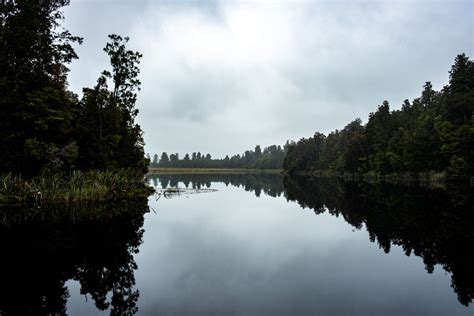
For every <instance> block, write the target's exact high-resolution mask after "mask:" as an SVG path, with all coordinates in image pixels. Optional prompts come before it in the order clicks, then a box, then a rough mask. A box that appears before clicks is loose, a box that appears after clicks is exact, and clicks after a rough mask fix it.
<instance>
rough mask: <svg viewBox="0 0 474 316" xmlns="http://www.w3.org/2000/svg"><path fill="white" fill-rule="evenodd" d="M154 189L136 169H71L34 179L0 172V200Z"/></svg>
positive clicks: (105, 196) (109, 196) (95, 197)
mask: <svg viewBox="0 0 474 316" xmlns="http://www.w3.org/2000/svg"><path fill="white" fill-rule="evenodd" d="M152 192H153V189H152V188H150V187H149V186H148V185H146V183H145V179H144V177H143V174H141V173H140V172H136V171H134V170H129V169H122V170H114V171H88V172H81V171H72V172H70V173H67V174H66V173H58V174H52V175H49V176H41V177H36V178H32V179H24V178H22V177H21V175H13V174H11V173H10V174H6V175H2V176H0V203H2V204H22V203H28V202H33V203H42V202H52V201H64V202H67V201H102V200H115V199H119V198H127V197H139V196H148V195H149V194H150V193H152Z"/></svg>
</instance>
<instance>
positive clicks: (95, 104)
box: [78, 35, 148, 173]
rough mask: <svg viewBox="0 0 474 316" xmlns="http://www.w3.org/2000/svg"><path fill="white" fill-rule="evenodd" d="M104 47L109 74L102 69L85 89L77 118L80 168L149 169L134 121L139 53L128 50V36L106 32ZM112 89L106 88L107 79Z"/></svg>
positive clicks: (138, 82)
mask: <svg viewBox="0 0 474 316" xmlns="http://www.w3.org/2000/svg"><path fill="white" fill-rule="evenodd" d="M109 38H110V40H111V41H110V42H109V43H107V45H106V46H105V48H104V51H105V52H106V53H108V55H109V58H110V63H111V65H112V73H110V72H108V71H103V72H102V74H101V76H100V77H99V79H98V80H97V85H96V86H95V87H94V88H93V89H90V88H84V90H83V91H84V96H83V99H82V100H81V112H80V113H81V114H80V117H79V120H78V130H79V140H80V142H79V143H80V144H79V151H80V165H81V166H82V168H83V169H104V168H134V169H138V170H141V171H143V172H144V173H145V172H146V171H147V170H148V167H147V166H148V161H147V159H146V158H145V154H144V142H143V137H142V134H143V133H142V131H141V128H140V126H139V125H138V124H136V123H135V117H136V115H137V114H138V109H136V108H135V102H136V99H137V93H136V92H137V91H138V90H139V89H140V81H139V80H138V79H137V76H138V74H139V69H138V66H137V64H138V63H139V62H140V58H141V54H139V53H137V52H132V51H130V50H127V49H126V47H125V44H126V43H127V42H128V40H129V39H128V38H127V37H125V38H122V37H120V36H118V35H109ZM109 80H112V82H113V88H111V89H109V85H108V81H109Z"/></svg>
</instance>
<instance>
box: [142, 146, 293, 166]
mask: <svg viewBox="0 0 474 316" xmlns="http://www.w3.org/2000/svg"><path fill="white" fill-rule="evenodd" d="M288 147H289V142H287V143H286V144H285V145H284V146H283V147H282V146H279V145H278V146H277V145H272V146H268V147H265V148H264V149H263V150H262V148H261V147H260V145H257V146H255V149H254V150H246V151H245V152H244V153H243V154H242V155H240V154H237V155H233V156H232V157H229V156H228V155H226V156H225V158H223V159H213V158H212V157H211V155H210V154H205V155H204V154H201V153H200V152H197V153H196V152H194V153H192V154H191V155H189V154H185V155H184V157H183V158H182V159H180V158H179V154H177V153H176V154H170V155H168V154H167V153H166V152H164V153H162V154H161V156H160V157H158V154H154V155H153V158H152V159H150V167H151V168H243V169H281V168H282V166H283V160H284V158H285V155H286V153H287V151H288Z"/></svg>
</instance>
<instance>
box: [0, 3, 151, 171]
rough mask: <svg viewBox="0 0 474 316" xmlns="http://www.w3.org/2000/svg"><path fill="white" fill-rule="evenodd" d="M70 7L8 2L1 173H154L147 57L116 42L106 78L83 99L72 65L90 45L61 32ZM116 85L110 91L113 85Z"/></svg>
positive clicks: (2, 22)
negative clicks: (145, 97) (143, 75)
mask: <svg viewBox="0 0 474 316" xmlns="http://www.w3.org/2000/svg"><path fill="white" fill-rule="evenodd" d="M68 4H69V1H64V0H43V1H31V0H30V1H29V0H16V1H2V2H1V3H0V15H1V19H0V115H1V119H0V172H3V173H6V172H13V173H21V174H22V175H23V176H26V177H33V176H36V175H38V174H45V173H53V172H61V171H71V170H74V169H80V170H92V169H98V170H105V169H119V168H133V169H137V170H140V171H141V172H142V173H145V172H146V171H147V164H148V160H147V159H146V158H145V156H144V150H143V146H144V143H143V137H142V131H141V128H140V126H139V125H138V124H136V123H135V118H136V116H137V114H138V109H136V107H135V103H136V100H137V91H139V90H140V81H139V80H138V74H139V72H140V70H139V68H138V64H139V62H140V58H141V57H142V55H141V54H140V53H138V52H133V51H131V50H127V49H126V43H127V42H128V40H129V39H128V38H127V37H125V38H122V37H120V36H118V35H110V36H109V38H110V42H109V43H107V45H106V46H105V48H104V51H105V52H106V53H107V54H108V55H109V57H110V63H111V66H112V70H111V72H109V71H104V72H103V73H102V74H101V76H100V77H99V79H98V81H97V85H96V86H95V87H93V88H84V94H83V98H82V100H80V101H79V100H78V97H77V96H76V95H75V94H74V93H72V92H70V91H68V90H67V74H68V71H69V69H68V68H67V65H68V64H69V63H70V62H71V61H72V60H74V59H77V58H78V56H77V55H76V53H75V51H74V48H73V45H74V43H79V44H80V43H81V42H82V39H81V38H79V37H76V36H73V35H71V34H70V33H69V32H68V31H67V30H64V29H61V27H60V21H61V20H62V19H63V16H62V13H61V11H60V9H61V8H62V7H63V6H65V5H68ZM109 80H110V81H112V84H111V88H110V89H109V83H108V81H109Z"/></svg>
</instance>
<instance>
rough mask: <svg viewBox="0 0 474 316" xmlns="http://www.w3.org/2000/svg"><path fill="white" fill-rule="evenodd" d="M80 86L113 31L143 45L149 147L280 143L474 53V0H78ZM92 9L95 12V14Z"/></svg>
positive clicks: (441, 78) (406, 93)
mask: <svg viewBox="0 0 474 316" xmlns="http://www.w3.org/2000/svg"><path fill="white" fill-rule="evenodd" d="M65 16H66V23H65V26H66V27H67V28H68V29H70V30H71V32H72V33H73V34H77V35H80V36H83V37H84V38H85V42H84V44H83V45H82V46H81V47H79V48H78V50H77V51H78V54H79V56H80V58H81V59H80V60H79V61H76V62H75V63H74V64H73V65H72V67H71V68H72V72H71V75H70V84H71V88H72V89H73V90H75V91H76V92H80V91H81V89H82V87H83V86H91V85H93V84H94V83H95V80H96V78H97V76H98V74H99V72H100V71H101V70H102V69H104V68H106V67H107V58H106V56H105V54H104V53H102V51H101V49H102V47H103V46H104V45H105V42H106V41H107V34H109V33H118V34H122V35H127V36H130V37H131V41H130V45H131V48H132V49H135V50H138V51H140V52H142V53H143V55H144V57H143V60H142V63H141V67H140V68H141V77H140V78H141V81H142V91H141V92H140V95H139V101H138V107H139V109H140V114H139V117H138V121H139V123H140V124H141V126H142V128H143V130H144V131H145V141H146V151H147V152H150V153H155V152H161V151H167V152H179V153H181V154H184V153H185V152H193V151H196V152H197V151H201V152H206V153H207V152H209V153H211V154H212V155H213V156H216V157H222V156H223V155H225V154H234V153H240V152H242V151H244V150H245V149H249V148H253V147H254V146H255V145H256V144H261V145H262V146H266V145H270V144H274V143H276V144H282V143H284V142H285V141H286V140H287V139H295V140H296V139H299V138H301V137H307V136H310V135H312V134H313V133H314V132H315V131H322V132H325V133H327V132H329V131H331V130H334V129H336V128H342V127H343V126H344V125H345V124H347V123H348V122H350V121H351V120H353V119H354V118H356V117H360V118H361V119H362V120H366V118H367V115H368V113H369V112H370V111H374V110H375V109H376V107H377V105H378V104H381V102H382V101H383V100H384V99H387V100H389V101H390V102H391V104H392V108H398V107H399V106H400V104H401V103H402V101H403V100H404V99H406V98H409V99H412V98H414V97H417V96H418V94H419V93H420V91H421V87H422V85H423V83H424V82H425V81H432V82H433V85H434V87H435V88H436V89H440V88H442V86H443V85H444V84H445V83H447V80H448V70H449V69H450V66H451V64H452V62H453V61H454V57H455V56H456V55H457V54H459V53H462V52H465V53H467V54H468V55H469V56H471V57H473V55H474V54H473V53H474V22H473V21H474V4H473V2H472V1H437V2H432V1H408V0H406V1H365V2H358V1H356V2H354V1H322V2H319V1H318V2H314V1H291V2H290V1H246V2H243V1H213V2H205V1H186V2H167V1H166V2H157V1H148V2H147V1H106V2H103V1H101V2H99V1H84V0H83V1H80V0H77V1H72V3H71V5H70V6H69V7H68V8H66V10H65ZM85 21H86V22H85Z"/></svg>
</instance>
